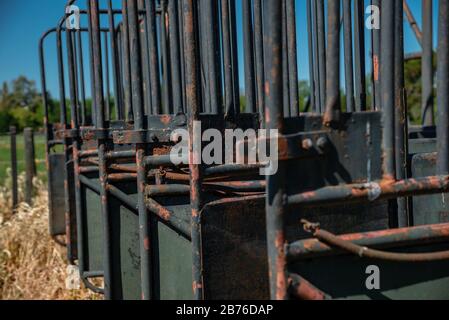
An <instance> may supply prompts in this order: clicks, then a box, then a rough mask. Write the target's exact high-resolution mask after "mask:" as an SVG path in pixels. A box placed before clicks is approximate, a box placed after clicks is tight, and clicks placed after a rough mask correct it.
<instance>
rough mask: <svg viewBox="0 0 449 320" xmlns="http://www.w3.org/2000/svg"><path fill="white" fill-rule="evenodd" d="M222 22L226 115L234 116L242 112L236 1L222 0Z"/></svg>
mask: <svg viewBox="0 0 449 320" xmlns="http://www.w3.org/2000/svg"><path fill="white" fill-rule="evenodd" d="M257 1H258V0H257ZM221 22H222V33H223V39H222V42H223V63H224V66H223V69H224V82H225V89H224V90H225V99H224V100H225V116H226V117H230V118H234V117H235V116H237V115H238V114H239V113H240V93H239V91H240V88H239V79H238V61H237V32H236V22H235V1H232V0H221ZM256 46H257V43H256Z"/></svg>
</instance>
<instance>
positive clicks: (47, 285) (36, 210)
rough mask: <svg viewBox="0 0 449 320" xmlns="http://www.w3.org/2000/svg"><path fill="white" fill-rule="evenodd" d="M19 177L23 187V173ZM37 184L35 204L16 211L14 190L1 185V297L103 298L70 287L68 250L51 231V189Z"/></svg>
mask: <svg viewBox="0 0 449 320" xmlns="http://www.w3.org/2000/svg"><path fill="white" fill-rule="evenodd" d="M19 180H20V181H19V186H23V176H21V177H20V179H19ZM5 185H6V186H8V185H10V183H8V182H6V183H5ZM35 187H36V188H35V189H36V190H37V191H36V196H35V198H34V204H33V206H32V207H30V206H28V205H27V204H24V203H22V204H20V206H19V208H18V209H17V211H16V212H15V213H14V214H13V213H12V212H11V209H10V208H11V192H10V190H8V188H5V187H0V300H1V299H20V300H22V299H24V300H50V299H52V300H53V299H58V300H80V299H97V298H99V296H98V295H95V294H93V293H91V292H89V291H88V290H86V289H80V290H67V289H66V287H65V278H66V268H67V262H66V259H65V256H66V252H65V249H64V248H62V247H60V246H59V245H57V244H56V243H54V241H53V240H52V239H51V237H50V236H49V233H48V203H47V191H46V189H47V188H46V186H45V185H43V184H42V182H40V181H37V180H36V181H35Z"/></svg>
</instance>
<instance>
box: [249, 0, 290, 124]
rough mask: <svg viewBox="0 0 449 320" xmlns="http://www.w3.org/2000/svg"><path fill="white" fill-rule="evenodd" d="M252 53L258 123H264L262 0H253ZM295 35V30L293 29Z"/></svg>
mask: <svg viewBox="0 0 449 320" xmlns="http://www.w3.org/2000/svg"><path fill="white" fill-rule="evenodd" d="M253 6H254V55H255V58H254V59H255V70H256V89H257V90H256V91H257V111H258V113H259V116H260V118H259V123H260V125H261V126H263V125H264V120H263V119H264V117H265V114H264V112H265V103H264V83H265V74H264V73H265V70H264V64H263V12H262V0H254V3H253ZM295 35H296V30H295Z"/></svg>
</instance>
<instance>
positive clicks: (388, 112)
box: [381, 1, 396, 179]
mask: <svg viewBox="0 0 449 320" xmlns="http://www.w3.org/2000/svg"><path fill="white" fill-rule="evenodd" d="M394 9H395V6H394V1H383V2H382V10H381V30H382V34H381V51H382V53H381V80H382V81H381V92H382V122H383V137H382V150H383V153H384V156H383V159H382V169H383V176H384V179H395V178H396V174H395V171H396V167H395V138H394V123H395V122H394V97H395V92H394V33H393V32H391V30H394Z"/></svg>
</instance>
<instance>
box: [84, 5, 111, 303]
mask: <svg viewBox="0 0 449 320" xmlns="http://www.w3.org/2000/svg"><path fill="white" fill-rule="evenodd" d="M98 6H99V3H98V1H96V0H88V12H89V13H88V16H89V29H90V32H91V34H90V38H91V41H90V43H91V52H92V60H91V67H92V69H93V87H94V91H93V92H94V94H93V96H94V100H95V113H96V122H95V124H96V128H97V129H99V130H104V129H105V128H106V121H105V110H104V107H105V106H104V104H105V101H104V93H103V66H102V61H101V57H102V54H101V35H100V15H99V7H98ZM106 153H107V141H106V139H105V138H102V139H98V161H99V178H100V197H101V212H102V216H103V245H104V248H103V250H104V251H103V270H104V295H105V299H107V300H110V299H113V298H114V292H115V285H116V283H114V282H113V277H112V274H113V252H112V242H111V241H112V234H111V232H112V229H111V222H110V216H109V205H110V202H109V193H108V191H107V185H108V171H107V160H106V158H105V154H106Z"/></svg>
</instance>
